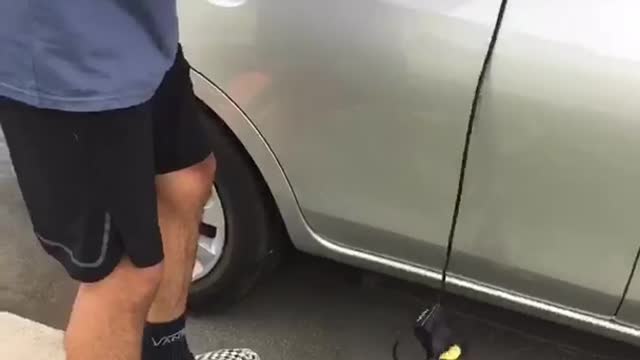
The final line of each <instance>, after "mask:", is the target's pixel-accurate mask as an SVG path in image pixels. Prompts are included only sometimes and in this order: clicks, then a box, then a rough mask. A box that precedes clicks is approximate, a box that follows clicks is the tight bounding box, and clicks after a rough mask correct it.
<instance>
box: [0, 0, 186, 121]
mask: <svg viewBox="0 0 640 360" xmlns="http://www.w3.org/2000/svg"><path fill="white" fill-rule="evenodd" d="M177 46H178V19H177V10H176V0H0V96H4V97H8V98H11V99H14V100H17V101H21V102H24V103H27V104H30V105H33V106H37V107H41V108H50V109H58V110H66V111H102V110H109V109H118V108H125V107H129V106H133V105H138V104H141V103H143V102H145V101H147V100H148V99H149V98H151V96H152V95H153V93H154V92H155V90H156V89H157V87H158V85H159V84H160V81H161V80H162V78H163V76H164V74H165V72H166V71H167V70H168V69H169V67H170V66H171V64H172V63H173V60H174V57H175V54H176V51H177Z"/></svg>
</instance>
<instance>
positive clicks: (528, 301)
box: [309, 229, 640, 339]
mask: <svg viewBox="0 0 640 360" xmlns="http://www.w3.org/2000/svg"><path fill="white" fill-rule="evenodd" d="M309 231H311V229H309ZM313 236H314V237H315V238H316V240H317V241H318V243H320V244H322V245H323V246H324V247H326V248H327V249H328V250H330V251H334V252H336V253H340V254H343V255H346V256H350V257H353V258H358V259H360V260H364V261H368V262H373V263H376V264H379V265H382V266H386V267H390V268H393V269H396V270H401V271H405V272H408V273H412V274H415V275H418V276H421V277H425V278H430V279H434V280H438V281H439V280H440V278H441V275H440V273H439V272H436V271H433V270H428V269H425V268H421V267H419V266H416V265H412V264H406V263H400V262H397V261H394V260H391V259H387V258H384V257H380V256H376V255H373V254H369V253H365V252H362V251H359V250H354V249H350V248H346V247H343V246H340V245H337V244H335V243H333V242H331V241H330V240H327V239H324V238H322V237H321V236H319V235H318V234H313ZM447 284H450V285H453V286H456V287H459V288H462V289H467V290H471V291H473V292H475V293H480V294H483V295H486V296H488V297H491V298H494V299H501V300H506V301H508V302H509V303H512V304H517V305H520V306H523V307H526V308H530V309H535V310H538V311H541V312H544V313H550V314H554V315H558V316H561V317H563V318H565V319H570V320H572V321H574V322H576V323H583V324H586V325H588V326H590V327H596V328H600V329H604V330H609V331H611V332H613V333H618V334H621V335H625V336H629V337H633V338H636V339H637V338H640V329H638V328H636V327H633V326H629V325H626V324H623V323H619V322H616V321H615V319H614V318H599V317H596V316H592V315H588V314H584V313H580V312H578V311H575V310H571V309H567V308H562V307H560V306H557V305H553V304H549V303H545V302H542V301H540V300H536V299H532V298H529V297H526V296H523V295H519V294H515V293H509V292H506V291H504V290H500V289H497V288H492V287H489V286H486V285H483V284H480V283H477V282H473V281H470V280H467V279H465V278H462V277H460V276H456V275H449V276H448V277H447Z"/></svg>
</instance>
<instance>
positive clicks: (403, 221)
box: [181, 0, 499, 267]
mask: <svg viewBox="0 0 640 360" xmlns="http://www.w3.org/2000/svg"><path fill="white" fill-rule="evenodd" d="M212 3H213V4H215V3H216V1H210V2H206V1H204V0H201V1H195V0H194V1H189V2H186V1H185V2H182V4H181V13H182V15H183V17H184V18H188V19H189V21H188V22H184V21H183V25H182V28H181V31H182V34H183V37H184V38H185V39H189V42H187V43H185V44H184V45H185V49H186V50H187V54H188V56H189V59H190V61H191V63H192V65H193V66H194V67H195V68H196V69H198V71H200V72H202V73H204V74H205V75H206V76H207V77H209V78H210V79H211V80H212V81H213V82H214V83H216V85H218V86H219V87H221V88H222V89H223V90H224V91H225V92H227V93H228V94H229V96H230V97H231V98H232V99H234V101H236V102H237V103H238V104H239V106H240V107H241V108H242V109H243V110H244V111H245V112H246V113H247V115H248V117H249V118H250V119H251V120H252V121H253V122H254V124H255V126H256V127H257V128H258V129H259V131H260V132H261V134H262V135H263V136H264V138H265V139H266V141H267V142H268V143H269V145H270V147H271V148H272V150H273V152H274V153H275V154H276V156H277V157H278V159H279V161H280V163H281V165H282V167H283V169H284V171H285V173H286V175H287V177H288V179H289V181H290V183H291V185H292V188H293V189H294V191H295V194H296V197H297V199H298V201H299V204H300V206H301V208H302V211H303V213H304V216H305V218H306V220H307V222H308V223H309V225H310V226H311V227H312V228H313V230H314V231H316V232H317V233H319V234H320V235H323V236H324V237H327V238H329V239H332V240H333V241H336V242H339V243H341V244H343V245H346V246H348V247H352V248H359V249H364V250H367V251H368V252H374V253H378V254H382V255H385V256H389V257H393V258H396V259H399V260H402V261H408V262H413V263H417V264H421V265H426V266H430V267H440V266H441V264H442V260H443V256H442V254H443V248H444V246H445V243H446V238H447V232H448V230H449V224H450V221H451V211H452V204H453V202H454V199H455V195H456V184H457V179H458V175H459V161H460V153H461V151H462V146H463V139H464V132H465V126H466V119H467V116H468V111H469V106H470V104H471V101H472V99H473V90H474V87H475V85H476V79H477V75H478V73H479V71H480V68H481V64H482V60H483V56H484V53H485V51H486V47H487V45H488V42H489V38H490V34H491V31H492V30H493V24H494V22H495V17H496V15H497V9H498V7H499V0H453V1H452V0H428V1H423V0H420V1H418V0H349V1H344V0H326V1H312V0H304V1H303V0H279V1H275V0H259V1H246V2H245V3H244V5H241V6H238V7H235V8H228V9H223V8H220V7H216V6H214V5H211V4H212ZM205 33H213V34H224V36H218V35H214V36H206V35H205ZM211 59H215V60H213V61H212V60H211Z"/></svg>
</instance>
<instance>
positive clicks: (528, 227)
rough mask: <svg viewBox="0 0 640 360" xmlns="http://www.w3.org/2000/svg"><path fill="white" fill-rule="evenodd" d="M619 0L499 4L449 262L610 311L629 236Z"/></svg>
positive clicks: (633, 72) (633, 70)
mask: <svg viewBox="0 0 640 360" xmlns="http://www.w3.org/2000/svg"><path fill="white" fill-rule="evenodd" d="M625 6H626V7H625ZM632 6H633V2H631V1H627V2H625V1H616V2H612V1H606V0H600V1H589V2H588V4H586V3H585V2H584V1H578V0H575V1H564V2H561V3H558V2H556V1H552V0H543V1H540V0H522V1H511V2H509V6H508V10H507V13H506V15H505V20H504V23H503V26H502V30H501V33H500V37H499V41H498V44H497V47H496V51H495V54H494V57H493V61H492V64H491V69H490V73H489V77H488V79H487V82H486V83H485V84H484V90H483V93H482V100H481V103H480V109H479V112H478V118H477V123H476V127H475V128H474V133H473V137H472V142H471V154H470V158H469V167H468V177H467V179H466V186H465V190H464V193H463V202H462V210H461V214H460V219H459V220H460V221H459V227H458V231H457V236H456V239H455V254H454V259H453V263H452V271H453V272H454V273H456V274H459V275H462V276H465V277H469V278H472V279H474V280H478V281H481V282H484V283H489V284H493V285H495V286H499V287H502V288H505V289H509V290H511V291H516V292H519V293H522V294H525V295H527V296H533V297H538V298H542V299H545V300H547V301H551V302H555V303H558V304H562V305H565V306H568V307H573V308H577V309H581V310H584V311H589V312H592V313H596V314H601V315H612V314H613V313H614V312H615V309H616V307H617V305H618V303H619V301H620V298H621V295H622V293H623V290H624V287H625V284H626V281H627V279H628V276H629V274H630V271H631V268H632V266H633V261H634V258H635V254H636V250H637V248H638V244H639V243H638V220H637V214H638V213H640V191H638V179H640V162H638V161H637V154H639V153H640V122H639V121H638V118H637V116H638V114H640V103H639V102H638V101H637V94H638V93H639V91H640V46H638V45H637V41H635V40H634V41H630V40H631V38H629V36H630V35H629V33H628V32H629V31H630V30H631V29H633V30H634V31H633V32H632V33H638V31H640V27H639V26H638V23H637V21H636V20H635V18H631V17H629V16H626V15H625V14H628V13H629V12H632ZM634 286H636V287H637V285H634ZM634 289H635V288H634Z"/></svg>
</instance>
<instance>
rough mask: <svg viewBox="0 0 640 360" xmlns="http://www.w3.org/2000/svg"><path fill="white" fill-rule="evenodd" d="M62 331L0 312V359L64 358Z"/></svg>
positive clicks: (53, 359)
mask: <svg viewBox="0 0 640 360" xmlns="http://www.w3.org/2000/svg"><path fill="white" fill-rule="evenodd" d="M62 335H63V333H62V331H60V330H56V329H53V328H50V327H48V326H46V325H43V324H40V323H37V322H35V321H31V320H29V319H25V318H22V317H19V316H17V315H14V314H10V313H8V312H0V359H7V360H8V359H11V360H33V359H40V358H43V359H47V360H64V350H63V348H62Z"/></svg>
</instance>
